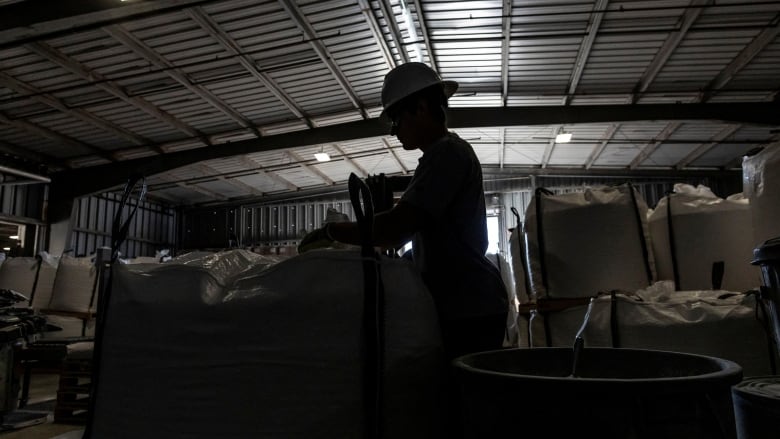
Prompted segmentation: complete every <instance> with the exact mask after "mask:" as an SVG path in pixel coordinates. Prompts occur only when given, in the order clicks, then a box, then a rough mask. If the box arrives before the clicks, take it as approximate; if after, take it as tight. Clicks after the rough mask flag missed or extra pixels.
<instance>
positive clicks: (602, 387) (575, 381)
mask: <svg viewBox="0 0 780 439" xmlns="http://www.w3.org/2000/svg"><path fill="white" fill-rule="evenodd" d="M586 349H587V350H589V351H591V352H599V351H609V352H613V353H614V352H636V353H643V354H651V355H653V354H660V355H667V356H671V357H678V358H688V359H694V358H695V359H699V360H703V361H708V362H711V363H713V364H715V365H717V366H718V368H719V370H716V371H713V372H707V373H701V374H697V375H689V376H672V377H657V378H588V377H562V376H546V375H532V374H517V373H509V372H498V371H493V370H487V369H480V368H477V367H473V366H471V365H469V364H467V362H468V361H469V359H471V358H473V357H476V356H486V355H499V354H500V353H502V352H503V353H507V352H511V351H532V350H548V351H556V350H557V351H571V348H567V347H539V348H513V349H500V350H495V351H485V352H475V353H471V354H467V355H464V356H461V357H458V358H456V359H454V360H453V362H452V365H453V367H454V368H455V369H456V371H460V372H461V373H466V374H473V375H479V376H482V377H484V378H496V379H506V380H514V381H524V382H528V383H536V384H538V385H539V386H544V388H545V389H548V390H550V391H552V390H561V389H563V388H565V391H566V392H567V393H576V392H592V391H593V389H594V388H598V391H599V392H604V393H625V392H626V390H627V387H630V388H631V390H632V391H641V392H642V393H644V394H668V393H686V392H689V391H690V390H691V389H698V388H712V387H713V386H718V385H720V386H724V387H726V388H728V387H731V386H733V385H735V384H737V383H739V382H741V381H742V379H743V375H742V370H743V369H742V366H740V365H739V364H737V363H735V362H733V361H731V360H726V359H723V358H718V357H711V356H707V355H699V354H691V353H687V352H675V351H663V350H655V349H633V348H607V347H604V348H599V347H589V348H586Z"/></svg>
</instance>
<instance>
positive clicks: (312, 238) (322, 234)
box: [298, 224, 333, 253]
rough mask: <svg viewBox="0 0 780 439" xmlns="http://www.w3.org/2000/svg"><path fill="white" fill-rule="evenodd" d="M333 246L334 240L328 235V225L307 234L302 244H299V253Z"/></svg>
mask: <svg viewBox="0 0 780 439" xmlns="http://www.w3.org/2000/svg"><path fill="white" fill-rule="evenodd" d="M331 244H333V238H331V237H330V233H328V224H326V225H325V226H324V227H320V228H319V229H316V230H314V231H312V232H310V233H307V234H306V236H304V237H303V239H302V240H301V243H300V244H298V253H306V252H307V251H309V250H314V249H317V248H323V247H330V245H331Z"/></svg>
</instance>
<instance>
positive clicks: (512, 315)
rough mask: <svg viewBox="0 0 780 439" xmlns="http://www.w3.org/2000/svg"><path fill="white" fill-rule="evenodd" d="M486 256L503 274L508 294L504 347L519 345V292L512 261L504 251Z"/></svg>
mask: <svg viewBox="0 0 780 439" xmlns="http://www.w3.org/2000/svg"><path fill="white" fill-rule="evenodd" d="M486 257H487V258H488V259H489V260H490V262H492V263H493V265H494V266H495V267H496V268H497V269H498V271H499V273H500V274H501V280H502V281H503V282H504V286H505V288H506V296H507V304H508V309H507V316H506V331H505V333H504V341H503V343H502V344H503V346H504V347H510V346H516V345H517V294H516V292H515V278H514V274H513V272H512V271H513V269H512V263H511V261H509V260H508V259H507V257H506V256H505V255H504V254H503V253H488V254H487V255H486Z"/></svg>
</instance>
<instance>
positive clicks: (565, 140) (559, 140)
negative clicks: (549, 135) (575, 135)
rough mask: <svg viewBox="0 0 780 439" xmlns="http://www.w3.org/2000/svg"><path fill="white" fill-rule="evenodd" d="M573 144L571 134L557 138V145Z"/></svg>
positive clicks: (563, 134) (560, 135) (559, 135)
mask: <svg viewBox="0 0 780 439" xmlns="http://www.w3.org/2000/svg"><path fill="white" fill-rule="evenodd" d="M569 142H571V133H561V134H558V135H557V136H555V143H569Z"/></svg>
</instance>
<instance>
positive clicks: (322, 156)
mask: <svg viewBox="0 0 780 439" xmlns="http://www.w3.org/2000/svg"><path fill="white" fill-rule="evenodd" d="M314 158H315V159H317V161H318V162H329V161H330V156H329V155H328V153H327V152H316V153H314Z"/></svg>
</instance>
